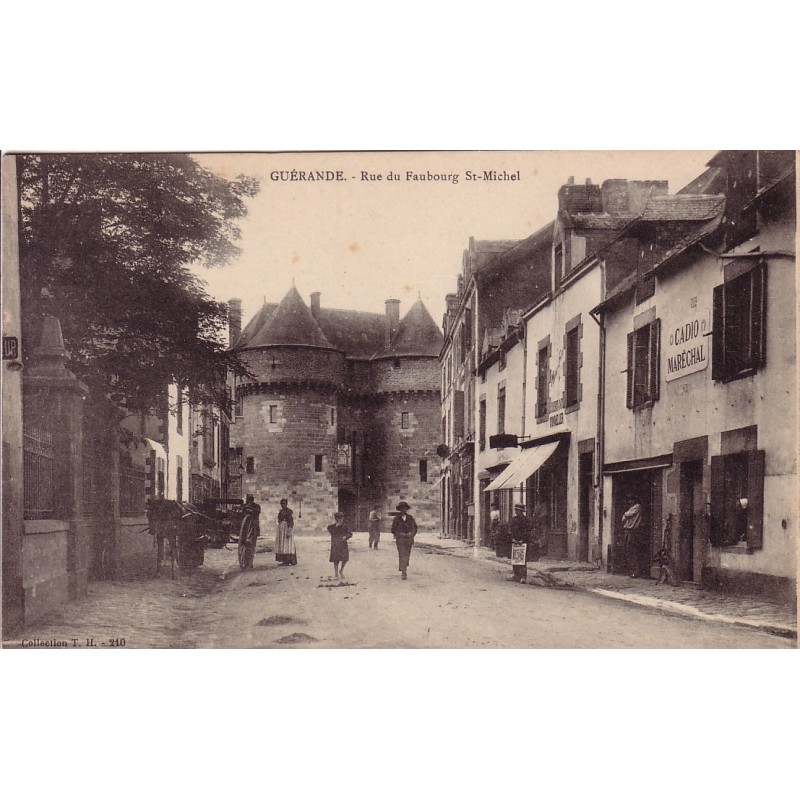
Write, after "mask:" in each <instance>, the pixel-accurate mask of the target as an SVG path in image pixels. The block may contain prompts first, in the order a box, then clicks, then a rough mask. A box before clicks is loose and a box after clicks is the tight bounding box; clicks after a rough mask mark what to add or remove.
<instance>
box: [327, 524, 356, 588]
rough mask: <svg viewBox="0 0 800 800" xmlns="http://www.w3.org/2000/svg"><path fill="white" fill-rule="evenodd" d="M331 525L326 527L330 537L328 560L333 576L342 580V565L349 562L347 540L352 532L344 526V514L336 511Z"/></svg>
mask: <svg viewBox="0 0 800 800" xmlns="http://www.w3.org/2000/svg"><path fill="white" fill-rule="evenodd" d="M333 520H334V521H333V524H332V525H328V533H329V534H330V535H331V555H330V558H329V559H328V560H329V561H330V562H331V564H333V575H334V577H335V578H342V579H343V578H344V565H345V564H346V563H347V562H348V561H349V560H350V548H349V547H348V545H347V540H348V539H350V538H352V536H353V532H352V531H351V530H350V528H349V526H348V525H346V524H345V521H344V514H342V512H341V511H337V512H336V513H335V514H334V515H333Z"/></svg>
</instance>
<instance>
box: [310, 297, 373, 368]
mask: <svg viewBox="0 0 800 800" xmlns="http://www.w3.org/2000/svg"><path fill="white" fill-rule="evenodd" d="M317 322H318V323H319V327H320V328H321V329H322V332H323V333H324V334H325V336H326V337H327V339H328V341H330V342H331V344H333V346H334V347H336V348H337V349H338V350H342V351H343V352H345V353H347V355H348V356H350V357H351V358H371V357H372V356H373V355H374V354H375V351H376V350H378V349H381V348H382V347H383V339H384V336H385V326H386V320H385V316H384V315H383V314H371V313H369V312H366V311H345V310H342V309H338V308H320V310H319V315H318V316H317Z"/></svg>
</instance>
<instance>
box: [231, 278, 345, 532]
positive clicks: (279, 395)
mask: <svg viewBox="0 0 800 800" xmlns="http://www.w3.org/2000/svg"><path fill="white" fill-rule="evenodd" d="M235 349H236V350H237V351H238V352H239V353H240V354H241V357H242V360H243V361H244V362H245V363H246V365H247V367H248V369H249V370H250V372H251V373H252V374H253V378H252V379H247V378H245V379H243V380H242V382H241V383H240V384H239V386H238V387H237V412H236V417H235V423H234V425H232V426H231V445H232V446H234V447H237V448H241V451H242V452H241V456H242V466H243V468H244V474H243V475H242V493H243V494H252V495H254V496H255V499H256V502H258V503H260V504H261V506H262V509H263V512H262V513H263V515H264V516H263V519H264V520H265V524H266V525H270V524H271V522H272V521H274V519H275V518H276V517H277V513H278V509H279V502H280V499H281V498H282V497H286V498H287V499H288V500H289V505H290V507H291V508H292V509H293V510H294V513H295V526H296V527H297V528H298V529H299V530H300V531H302V530H304V529H309V528H313V529H316V530H324V529H325V525H327V524H328V523H329V522H330V519H331V517H332V515H333V512H334V511H335V510H336V508H337V484H336V452H337V451H336V430H337V400H336V398H337V393H338V392H339V391H340V390H341V388H342V386H343V384H344V381H345V356H344V353H342V352H341V351H340V350H338V349H337V348H336V347H334V345H332V344H331V342H330V341H329V340H328V338H327V337H326V336H325V334H324V333H323V332H322V330H321V329H320V327H319V325H318V324H317V321H316V319H315V318H314V315H313V314H312V312H311V310H310V309H309V308H308V306H307V305H306V304H305V303H304V302H303V299H302V297H301V296H300V294H299V293H298V291H297V289H295V288H294V287H292V288H291V289H290V290H289V292H288V293H287V294H286V296H285V297H284V298H283V300H281V302H280V303H279V304H278V305H277V306H267V305H266V304H265V306H264V307H263V308H262V310H261V311H259V313H258V314H256V316H255V317H254V318H253V320H252V321H251V323H250V324H249V325H248V326H247V328H245V330H244V331H242V334H241V336H240V338H239V340H238V341H237V342H236V344H235ZM270 531H271V529H270V528H267V531H266V532H267V533H268V534H269V535H274V534H273V533H271V532H270Z"/></svg>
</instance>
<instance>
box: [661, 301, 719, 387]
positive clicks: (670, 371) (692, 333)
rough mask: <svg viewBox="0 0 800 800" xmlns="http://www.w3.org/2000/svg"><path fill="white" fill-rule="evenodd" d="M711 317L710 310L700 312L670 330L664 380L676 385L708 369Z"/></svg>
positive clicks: (699, 310) (700, 309) (665, 351)
mask: <svg viewBox="0 0 800 800" xmlns="http://www.w3.org/2000/svg"><path fill="white" fill-rule="evenodd" d="M710 332H711V314H710V312H709V309H708V308H697V309H695V310H694V311H693V312H692V313H691V315H688V316H687V317H685V318H684V319H683V320H682V321H681V322H679V323H678V324H677V325H675V326H674V327H672V328H670V329H669V336H668V337H667V342H668V345H667V347H666V348H665V350H664V363H665V366H666V371H665V376H664V379H665V380H667V381H674V380H677V379H678V378H682V377H683V376H684V375H691V374H692V373H693V372H699V371H700V370H703V369H705V368H706V367H707V366H708V356H709V348H710V347H711V341H710V339H709V336H708V334H709V333H710Z"/></svg>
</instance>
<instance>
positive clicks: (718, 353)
mask: <svg viewBox="0 0 800 800" xmlns="http://www.w3.org/2000/svg"><path fill="white" fill-rule="evenodd" d="M724 306H725V285H724V284H723V285H722V286H716V287H714V318H713V320H712V322H711V331H712V332H711V380H713V381H721V380H724V378H725V310H724Z"/></svg>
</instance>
